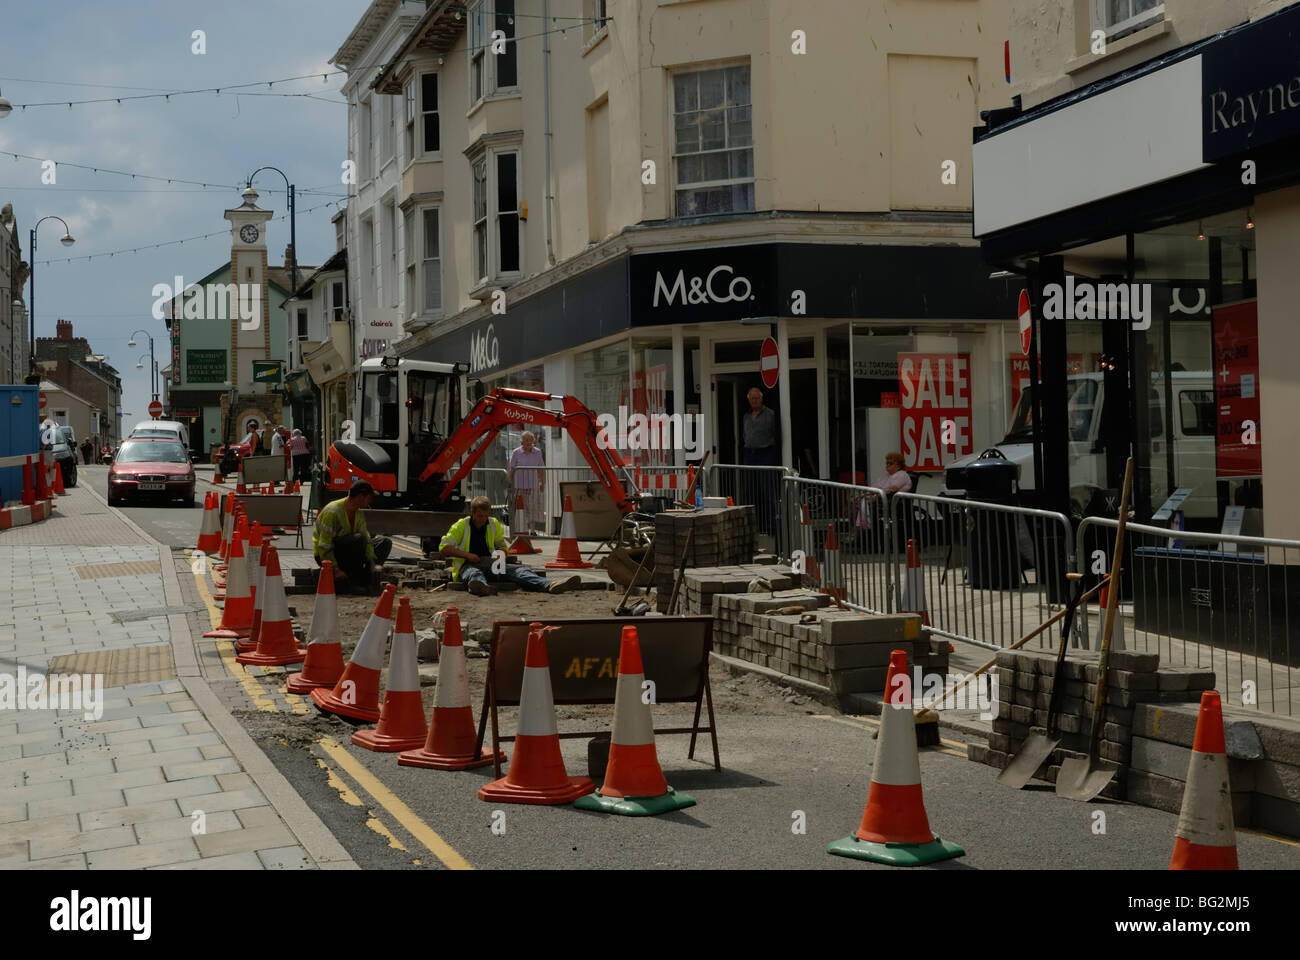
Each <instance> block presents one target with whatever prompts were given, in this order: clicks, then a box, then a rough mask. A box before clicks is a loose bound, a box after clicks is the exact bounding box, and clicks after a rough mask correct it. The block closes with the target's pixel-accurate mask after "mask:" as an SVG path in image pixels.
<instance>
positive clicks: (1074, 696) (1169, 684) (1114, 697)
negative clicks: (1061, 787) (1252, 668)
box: [972, 650, 1214, 800]
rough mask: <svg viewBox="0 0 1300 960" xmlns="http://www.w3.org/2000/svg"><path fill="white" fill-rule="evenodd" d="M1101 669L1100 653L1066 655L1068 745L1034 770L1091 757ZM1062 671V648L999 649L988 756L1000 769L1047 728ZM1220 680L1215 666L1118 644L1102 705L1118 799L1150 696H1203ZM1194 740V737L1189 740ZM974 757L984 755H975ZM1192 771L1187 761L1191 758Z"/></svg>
mask: <svg viewBox="0 0 1300 960" xmlns="http://www.w3.org/2000/svg"><path fill="white" fill-rule="evenodd" d="M1099 672H1100V666H1099V663H1098V654H1097V653H1096V652H1090V651H1078V652H1075V651H1070V652H1069V653H1068V654H1067V656H1066V663H1065V690H1064V691H1063V696H1062V697H1061V698H1060V700H1059V702H1058V704H1057V712H1058V720H1057V723H1058V725H1059V727H1060V731H1061V743H1060V746H1059V747H1058V748H1057V749H1056V750H1054V751H1052V754H1051V756H1049V757H1048V758H1047V760H1045V761H1044V762H1043V764H1042V766H1040V767H1039V768H1038V770H1037V771H1035V773H1034V776H1035V777H1036V778H1038V779H1040V780H1047V781H1048V782H1050V783H1055V782H1056V776H1057V773H1058V772H1059V771H1060V769H1061V761H1062V760H1063V759H1065V758H1067V757H1076V758H1082V759H1086V758H1087V756H1088V746H1089V738H1090V736H1091V734H1092V714H1093V701H1094V699H1095V697H1096V694H1097V677H1098V674H1099ZM1055 674H1056V654H1055V653H1053V652H1047V651H1037V650H1010V651H1008V650H1003V651H1001V652H1000V653H999V654H998V655H997V676H998V711H997V715H996V716H995V717H994V719H993V732H992V733H991V734H990V735H989V742H988V749H987V751H985V752H984V755H983V758H982V761H983V762H984V763H986V764H988V765H989V766H992V767H997V768H999V769H1001V768H1003V767H1005V766H1006V765H1007V763H1008V762H1009V761H1010V759H1011V758H1012V757H1014V756H1015V755H1016V754H1017V753H1018V752H1019V751H1020V747H1021V745H1022V744H1023V743H1024V741H1025V738H1026V737H1028V736H1029V734H1030V733H1031V732H1037V733H1045V732H1046V726H1047V712H1048V708H1049V706H1050V703H1051V698H1052V686H1053V683H1054V681H1055ZM1213 686H1214V673H1213V672H1212V671H1208V670H1194V669H1190V668H1187V667H1161V666H1160V656H1159V654H1155V653H1140V652H1138V651H1136V650H1113V651H1111V654H1110V676H1109V678H1108V681H1107V691H1106V703H1105V705H1104V706H1103V707H1102V728H1101V737H1100V739H1101V743H1100V747H1099V750H1098V754H1099V757H1100V760H1101V765H1102V766H1105V767H1109V768H1113V769H1114V770H1116V775H1115V777H1114V779H1112V780H1111V782H1110V784H1109V785H1108V786H1107V787H1106V789H1105V790H1103V791H1102V793H1101V795H1102V796H1103V797H1108V798H1110V799H1113V800H1123V799H1125V798H1126V796H1127V795H1126V790H1127V782H1128V774H1129V772H1130V761H1131V760H1132V756H1133V736H1134V716H1135V711H1136V710H1137V709H1138V707H1140V706H1141V705H1143V704H1164V703H1171V704H1172V703H1184V704H1192V705H1193V707H1192V709H1193V710H1195V709H1196V707H1195V706H1194V705H1195V704H1199V703H1200V700H1201V693H1202V692H1203V691H1205V690H1209V689H1212V688H1213ZM1188 742H1189V743H1190V740H1189V741H1188ZM972 756H973V758H975V759H979V758H978V757H977V756H975V755H972ZM1183 769H1184V776H1186V772H1185V771H1186V766H1184V768H1183Z"/></svg>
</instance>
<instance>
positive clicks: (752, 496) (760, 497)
mask: <svg viewBox="0 0 1300 960" xmlns="http://www.w3.org/2000/svg"><path fill="white" fill-rule="evenodd" d="M748 398H749V410H748V411H746V413H745V414H744V416H742V417H741V424H740V435H741V439H742V441H743V442H744V446H745V454H744V459H745V465H746V466H752V467H775V466H779V465H780V463H781V453H780V450H779V449H778V448H777V443H778V441H779V440H780V424H779V423H778V422H777V419H776V411H775V410H773V409H772V408H771V407H767V406H764V405H763V391H762V390H760V389H759V388H758V387H750V388H749V394H748ZM754 473H757V474H759V476H756V477H752V478H751V479H750V481H749V483H748V484H747V485H746V486H747V487H748V489H747V490H744V491H742V498H743V499H744V500H747V501H748V502H750V503H752V504H754V506H755V507H756V508H758V509H756V511H755V512H756V514H757V516H756V519H757V520H758V527H759V532H760V533H772V532H773V531H774V529H775V523H774V518H775V516H776V512H777V508H778V503H777V501H778V500H779V499H780V488H779V486H778V481H777V471H775V470H759V471H754ZM746 494H747V496H746Z"/></svg>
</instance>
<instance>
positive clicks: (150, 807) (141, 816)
mask: <svg viewBox="0 0 1300 960" xmlns="http://www.w3.org/2000/svg"><path fill="white" fill-rule="evenodd" d="M181 815H182V814H181V808H180V806H179V805H178V804H177V802H176V801H175V800H159V801H157V802H156V803H140V804H135V805H133V806H130V807H127V806H121V807H117V808H115V809H112V810H92V811H89V812H86V813H83V814H81V829H82V830H95V829H101V828H104V827H122V826H130V825H131V824H135V823H147V822H149V821H151V820H170V819H175V818H176V817H179V816H181Z"/></svg>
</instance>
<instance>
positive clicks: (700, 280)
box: [651, 263, 754, 307]
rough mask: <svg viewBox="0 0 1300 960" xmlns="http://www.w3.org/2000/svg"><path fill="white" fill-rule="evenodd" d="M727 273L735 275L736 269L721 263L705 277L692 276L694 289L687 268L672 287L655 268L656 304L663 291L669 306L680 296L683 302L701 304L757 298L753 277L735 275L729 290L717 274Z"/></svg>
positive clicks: (681, 303) (678, 274) (682, 304)
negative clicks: (718, 278) (723, 286)
mask: <svg viewBox="0 0 1300 960" xmlns="http://www.w3.org/2000/svg"><path fill="white" fill-rule="evenodd" d="M724 271H725V272H726V273H728V274H734V273H735V271H734V270H732V269H731V267H729V266H727V265H726V264H725V263H720V264H718V265H717V266H716V267H714V268H713V269H712V270H710V271H709V272H708V275H707V276H704V277H691V278H690V289H689V290H688V289H687V286H686V283H687V281H686V271H685V270H678V271H677V278H676V279H675V280H673V285H672V286H671V287H669V286H668V284H667V283H665V282H664V277H663V274H662V273H660V272H659V271H657V270H656V271H655V290H654V301H653V303H652V304H651V305H652V306H655V307H657V306H659V294H660V293H662V294H663V295H664V297H665V298H666V301H667V306H670V307H671V306H673V305H674V303H676V302H677V301H678V300H679V298H680V305H681V306H686V305H687V304H692V305H696V304H701V303H710V302H712V303H731V302H732V301H733V300H734V301H740V300H753V299H754V288H753V286H752V285H751V284H750V282H749V280H748V279H746V278H745V277H738V276H734V275H733V276H732V277H731V282H730V283H729V284H728V285H727V287H726V289H725V290H723V289H721V285H722V282H723V281H722V280H718V281H717V282H716V283H715V281H714V277H715V276H717V275H718V274H719V273H722V272H724Z"/></svg>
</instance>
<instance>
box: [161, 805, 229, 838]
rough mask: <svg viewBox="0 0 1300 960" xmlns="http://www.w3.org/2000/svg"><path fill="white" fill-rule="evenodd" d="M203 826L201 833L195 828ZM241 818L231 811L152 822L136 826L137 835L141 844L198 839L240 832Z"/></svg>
mask: <svg viewBox="0 0 1300 960" xmlns="http://www.w3.org/2000/svg"><path fill="white" fill-rule="evenodd" d="M200 824H201V825H202V827H203V831H202V832H201V833H196V832H195V827H196V826H198V825H200ZM239 828H240V823H239V818H238V817H237V816H235V814H234V813H233V812H231V811H226V810H222V811H218V812H216V813H210V814H206V815H205V816H204V817H203V818H202V819H198V818H196V817H194V816H193V815H192V814H191V815H190V816H186V817H179V818H177V819H175V820H151V821H148V822H146V823H137V824H136V825H135V834H136V836H137V837H138V838H139V840H140V842H141V843H159V842H161V841H164V840H181V839H183V838H185V837H194V838H196V839H197V838H198V837H200V836H203V835H204V834H208V833H221V832H224V831H226V830H238V829H239Z"/></svg>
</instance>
